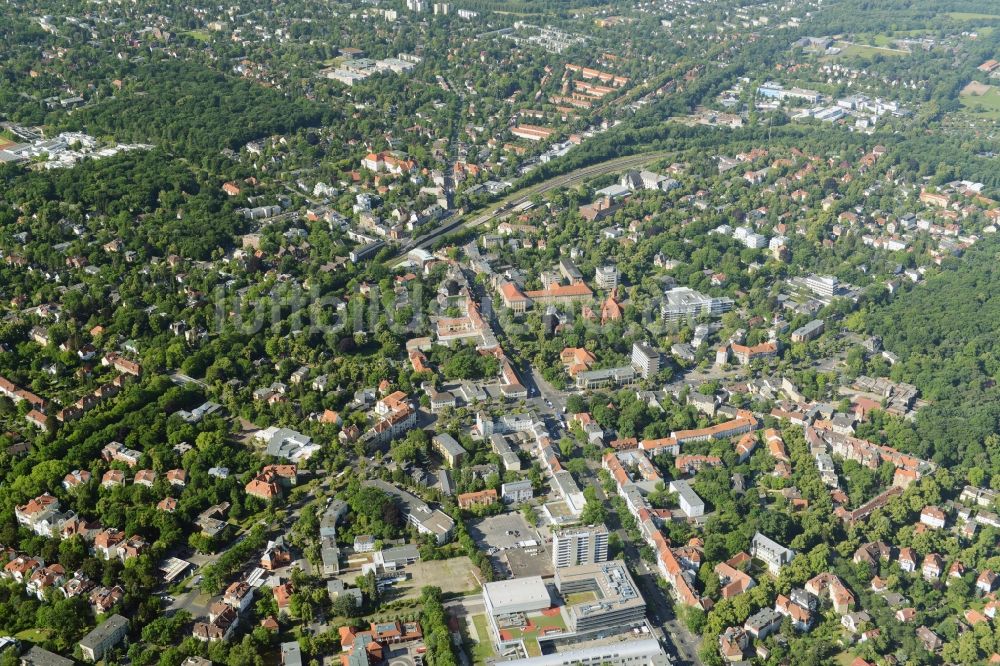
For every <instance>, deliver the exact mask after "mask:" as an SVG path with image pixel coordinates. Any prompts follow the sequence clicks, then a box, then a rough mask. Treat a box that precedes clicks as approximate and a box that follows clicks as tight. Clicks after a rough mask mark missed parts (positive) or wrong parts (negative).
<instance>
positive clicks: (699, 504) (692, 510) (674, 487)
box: [669, 479, 705, 518]
mask: <svg viewBox="0 0 1000 666" xmlns="http://www.w3.org/2000/svg"><path fill="white" fill-rule="evenodd" d="M669 489H670V492H672V493H677V502H678V504H679V505H680V507H681V511H683V512H684V515H685V516H687V517H688V518H698V517H700V516H703V515H705V501H704V500H702V499H701V498H700V497H698V494H697V493H695V491H694V488H692V487H691V484H689V483H688V482H687V481H684V480H683V479H677V480H674V481H671V482H670V486H669Z"/></svg>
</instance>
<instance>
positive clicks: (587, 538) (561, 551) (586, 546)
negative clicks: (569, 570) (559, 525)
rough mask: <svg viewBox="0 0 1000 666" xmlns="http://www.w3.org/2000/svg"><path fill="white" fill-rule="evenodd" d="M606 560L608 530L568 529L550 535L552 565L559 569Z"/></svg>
mask: <svg viewBox="0 0 1000 666" xmlns="http://www.w3.org/2000/svg"><path fill="white" fill-rule="evenodd" d="M607 560H608V528H607V527H605V526H604V525H591V526H589V527H569V528H566V529H563V530H558V531H556V532H554V533H553V535H552V564H553V565H554V566H555V567H556V568H557V569H561V568H564V567H572V566H576V565H579V564H595V563H599V562H606V561H607Z"/></svg>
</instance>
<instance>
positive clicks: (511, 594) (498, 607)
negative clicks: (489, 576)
mask: <svg viewBox="0 0 1000 666" xmlns="http://www.w3.org/2000/svg"><path fill="white" fill-rule="evenodd" d="M483 602H484V603H485V604H486V610H487V612H488V613H489V614H490V615H493V616H503V615H512V614H515V613H532V612H537V611H540V610H544V609H546V608H549V607H550V606H551V605H552V599H551V597H550V596H549V590H548V588H547V587H545V582H544V581H542V577H541V576H529V577H527V578H514V579H512V580H500V581H494V582H492V583H486V584H485V585H483Z"/></svg>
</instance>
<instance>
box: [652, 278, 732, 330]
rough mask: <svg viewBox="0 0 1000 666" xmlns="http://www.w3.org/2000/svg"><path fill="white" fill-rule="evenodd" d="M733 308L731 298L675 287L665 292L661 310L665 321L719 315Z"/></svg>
mask: <svg viewBox="0 0 1000 666" xmlns="http://www.w3.org/2000/svg"><path fill="white" fill-rule="evenodd" d="M732 308H733V301H732V300H731V299H729V298H716V297H713V296H706V295H705V294H702V293H700V292H697V291H695V290H694V289H690V288H688V287H675V288H673V289H671V290H669V291H667V293H666V294H664V301H663V305H662V306H661V308H660V309H661V312H662V314H663V319H664V321H674V322H676V321H683V320H685V319H693V318H697V317H702V316H706V317H717V316H719V315H721V314H723V313H724V312H728V311H729V310H731V309H732Z"/></svg>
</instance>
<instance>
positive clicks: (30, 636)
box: [14, 629, 51, 643]
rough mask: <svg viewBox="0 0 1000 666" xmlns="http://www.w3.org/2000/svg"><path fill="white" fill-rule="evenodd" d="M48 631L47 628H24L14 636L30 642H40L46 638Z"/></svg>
mask: <svg viewBox="0 0 1000 666" xmlns="http://www.w3.org/2000/svg"><path fill="white" fill-rule="evenodd" d="M50 633H51V632H50V631H49V630H48V629H25V630H24V631H21V632H18V633H17V635H16V636H14V638H17V639H19V640H22V641H31V642H32V643H41V642H43V641H45V640H46V639H48V637H49V634H50Z"/></svg>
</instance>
